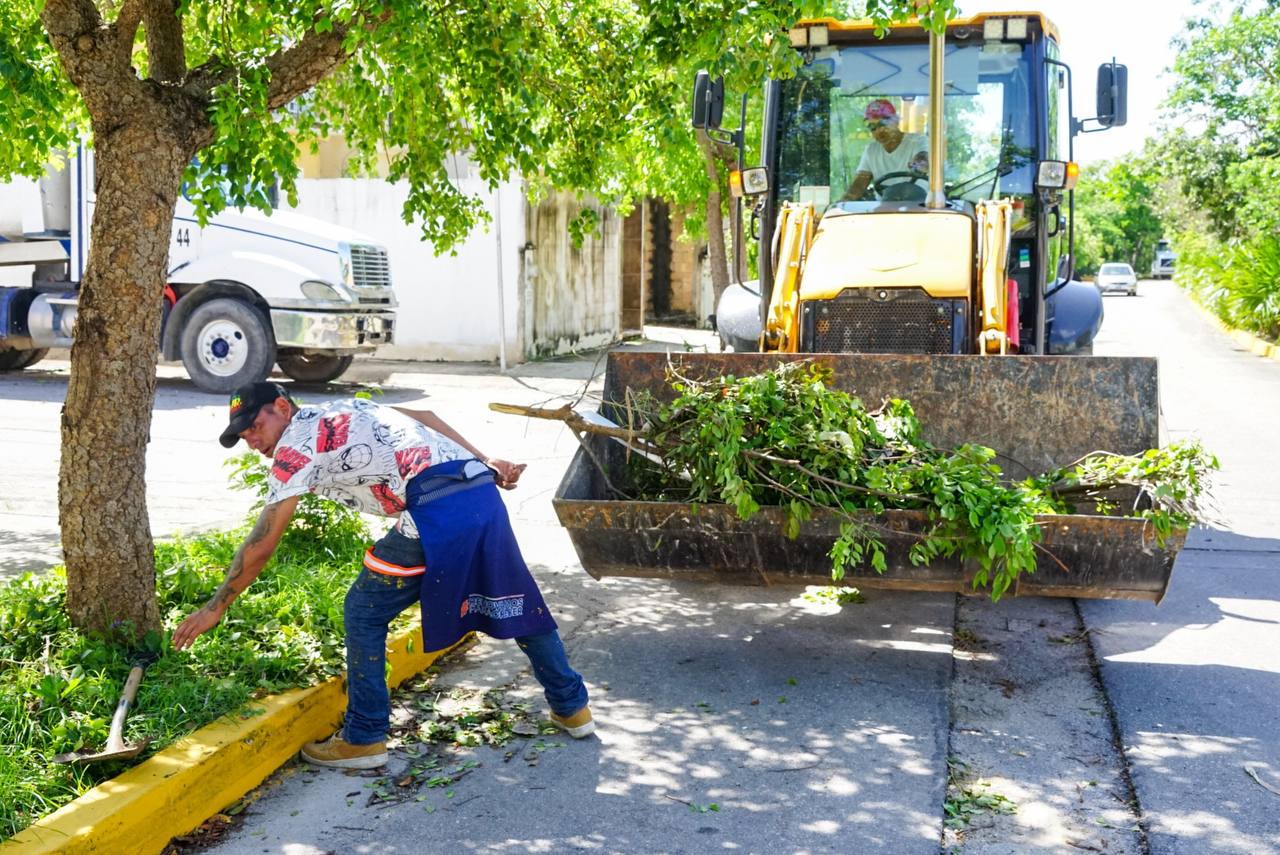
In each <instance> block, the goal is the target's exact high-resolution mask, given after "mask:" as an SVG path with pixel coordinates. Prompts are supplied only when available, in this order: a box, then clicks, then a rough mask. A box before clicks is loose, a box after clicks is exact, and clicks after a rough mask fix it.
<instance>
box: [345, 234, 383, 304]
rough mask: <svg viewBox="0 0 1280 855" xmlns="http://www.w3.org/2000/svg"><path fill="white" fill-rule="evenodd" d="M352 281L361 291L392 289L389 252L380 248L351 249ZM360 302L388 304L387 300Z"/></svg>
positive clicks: (362, 298) (363, 247) (362, 300)
mask: <svg viewBox="0 0 1280 855" xmlns="http://www.w3.org/2000/svg"><path fill="white" fill-rule="evenodd" d="M351 280H352V284H353V285H354V286H355V287H356V289H357V290H359V291H364V290H384V289H387V288H390V287H391V264H390V263H389V262H388V261H387V251H386V250H385V249H382V248H380V247H372V246H352V247H351ZM360 302H362V303H364V302H376V303H381V302H386V298H385V297H382V298H372V299H370V300H366V299H364V297H363V295H362V296H361V300H360Z"/></svg>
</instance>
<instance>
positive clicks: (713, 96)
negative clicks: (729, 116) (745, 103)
mask: <svg viewBox="0 0 1280 855" xmlns="http://www.w3.org/2000/svg"><path fill="white" fill-rule="evenodd" d="M723 116H724V78H723V77H717V78H716V79H715V80H712V79H711V75H710V74H708V73H707V72H705V71H699V72H698V73H697V75H696V76H695V77H694V78H693V126H694V127H695V128H702V129H704V130H708V131H714V130H716V129H717V128H719V127H720V120H721V118H722V117H723Z"/></svg>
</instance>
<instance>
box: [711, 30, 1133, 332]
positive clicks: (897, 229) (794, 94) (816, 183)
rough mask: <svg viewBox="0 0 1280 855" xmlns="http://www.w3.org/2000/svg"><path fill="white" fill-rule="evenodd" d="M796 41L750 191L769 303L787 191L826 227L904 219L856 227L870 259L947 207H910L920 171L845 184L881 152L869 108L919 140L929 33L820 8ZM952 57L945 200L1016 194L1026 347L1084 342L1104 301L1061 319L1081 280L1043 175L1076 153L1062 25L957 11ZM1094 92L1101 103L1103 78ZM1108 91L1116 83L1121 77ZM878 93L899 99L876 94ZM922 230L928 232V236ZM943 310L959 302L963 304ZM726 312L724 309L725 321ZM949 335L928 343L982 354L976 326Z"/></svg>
mask: <svg viewBox="0 0 1280 855" xmlns="http://www.w3.org/2000/svg"><path fill="white" fill-rule="evenodd" d="M798 33H800V35H799V36H797V34H798ZM819 33H820V36H821V37H820V38H817V37H816V36H817V35H819ZM791 39H792V44H793V46H795V47H796V49H797V51H798V52H799V53H800V56H801V58H802V61H803V64H802V65H801V67H800V68H799V69H798V71H797V73H796V75H795V76H794V77H792V78H790V79H787V80H771V81H768V82H767V84H766V87H765V98H764V116H763V139H762V145H761V156H762V164H763V165H764V167H765V168H766V169H767V171H768V175H769V182H768V183H769V190H768V192H767V193H766V194H764V195H763V196H761V197H759V198H758V199H757V201H756V203H755V204H756V212H757V214H758V216H759V220H760V223H759V231H758V235H759V240H760V246H759V252H758V258H759V273H760V282H761V286H762V287H761V289H760V290H761V297H760V300H761V301H762V303H763V304H767V303H768V301H769V289H770V287H771V283H772V282H773V279H774V274H775V270H774V269H773V268H774V257H773V256H774V254H775V249H774V243H775V226H776V225H777V224H778V214H779V211H780V209H781V207H782V205H783V203H786V202H799V203H806V202H808V203H812V204H813V206H814V208H815V211H816V212H817V214H818V215H819V216H820V217H821V219H820V221H819V224H818V226H817V228H818V229H819V230H822V229H824V228H825V229H835V228H836V227H837V226H838V225H840V224H839V223H838V222H837V221H838V220H840V219H843V218H852V217H864V216H885V215H895V216H897V217H898V218H899V220H900V224H899V225H895V226H892V227H889V226H888V225H887V224H885V225H884V226H883V227H881V228H875V229H868V228H863V227H859V228H857V229H854V228H850V229H849V230H848V231H849V235H848V237H847V238H846V239H845V240H844V241H843V242H844V243H846V244H849V243H851V242H853V241H861V242H862V243H863V245H862V246H860V247H858V249H857V250H856V251H857V253H858V254H859V255H861V256H870V257H871V262H870V266H871V267H872V268H875V267H876V266H877V265H879V266H880V267H889V266H892V265H893V263H894V260H893V259H889V258H885V259H882V260H881V261H880V262H877V261H876V260H875V258H874V256H875V254H876V252H877V251H887V250H885V249H884V246H883V245H882V244H881V243H879V242H877V241H878V240H879V239H880V237H881V236H883V235H890V236H895V235H899V234H901V233H902V232H903V231H906V232H910V231H911V229H913V228H915V227H917V225H918V227H920V228H926V227H930V228H931V227H932V226H931V225H930V224H929V221H930V219H932V220H933V221H934V222H936V221H937V219H938V218H937V217H933V218H925V217H921V218H917V219H914V220H913V219H911V218H909V217H906V218H904V217H903V216H902V215H904V214H908V213H912V212H917V211H920V210H921V209H922V208H923V203H922V201H920V200H921V199H922V198H923V197H922V190H920V189H918V188H921V187H922V185H923V184H924V183H925V181H924V176H923V175H922V174H920V173H919V172H916V173H914V174H913V173H911V172H909V171H905V173H904V174H897V175H894V176H891V177H890V178H888V179H887V180H885V179H884V176H882V175H873V176H872V180H871V181H870V182H866V183H867V188H866V190H865V192H861V193H852V194H851V193H850V192H849V191H850V188H855V189H856V187H855V184H856V182H857V177H858V173H859V172H860V171H862V170H865V169H866V167H867V165H868V164H871V163H875V162H877V158H876V157H873V156H870V155H868V152H869V151H871V152H873V153H874V150H875V149H876V148H877V147H880V148H883V147H884V146H883V140H877V139H876V138H875V131H874V129H873V128H872V127H871V125H872V123H871V122H869V121H868V118H869V117H872V116H873V115H877V114H879V113H883V112H886V111H890V110H891V112H892V114H893V116H894V117H895V119H896V122H897V128H898V130H899V131H900V132H901V134H902V135H903V137H904V140H905V142H904V143H903V144H904V145H906V146H908V148H909V149H911V150H914V149H916V148H919V147H920V145H921V142H920V141H921V140H927V139H928V138H929V134H930V130H931V129H930V128H929V126H928V119H927V117H928V114H929V106H930V105H929V94H930V87H929V76H930V55H929V41H928V35H927V33H925V32H924V31H923V30H921V29H920V28H919V27H918V26H914V25H913V26H906V25H904V26H902V27H899V28H894V29H892V30H891V31H890V32H889V33H888V34H887V35H885V36H884V37H883V38H877V37H876V35H875V30H874V27H873V26H872V25H870V23H869V22H856V21H855V22H843V23H842V22H837V21H834V20H824V21H818V22H808V23H807V25H805V26H798V27H797V28H796V29H793V30H792V31H791ZM943 68H944V69H945V86H944V90H943V91H944V93H945V94H944V97H943V99H942V100H943V115H944V117H945V118H944V121H943V122H942V125H943V127H944V142H943V146H942V151H943V157H942V158H941V160H942V163H943V170H942V177H943V186H944V189H945V196H946V200H947V203H946V207H945V212H946V213H950V214H954V215H955V216H957V217H967V218H969V220H970V221H972V220H973V211H974V205H975V204H977V203H979V202H981V201H982V200H990V199H1010V200H1012V210H1013V213H1012V216H1011V218H1010V220H1011V222H1010V230H1011V241H1010V259H1009V267H1008V277H1009V279H1010V280H1012V281H1013V283H1014V287H1016V292H1017V295H1018V303H1019V305H1020V306H1021V307H1022V310H1021V312H1020V313H1019V315H1018V321H1017V326H1018V330H1017V332H1018V336H1017V338H1018V341H1019V345H1018V350H1017V352H1022V353H1047V352H1059V353H1062V352H1071V351H1072V350H1075V349H1079V350H1084V349H1086V348H1087V346H1088V345H1089V344H1090V343H1091V342H1092V337H1093V335H1094V334H1095V333H1096V332H1097V328H1098V327H1099V326H1100V324H1101V304H1100V302H1099V304H1098V306H1097V307H1096V311H1095V310H1094V309H1093V308H1088V307H1084V306H1083V304H1082V303H1080V302H1079V301H1064V304H1065V303H1070V304H1071V305H1072V307H1073V308H1072V309H1071V310H1070V313H1071V317H1070V318H1066V317H1065V316H1064V318H1055V316H1054V314H1053V297H1054V296H1055V294H1056V293H1057V292H1058V291H1061V290H1064V289H1065V288H1066V287H1067V286H1068V280H1070V279H1071V278H1072V277H1071V265H1070V263H1069V259H1068V256H1067V252H1068V249H1067V247H1068V233H1069V223H1070V218H1069V216H1068V209H1069V205H1068V204H1067V198H1068V196H1067V194H1065V193H1062V192H1053V191H1049V192H1046V191H1045V190H1044V189H1043V188H1042V187H1040V186H1038V185H1037V175H1038V167H1039V164H1040V163H1042V162H1044V161H1059V160H1061V161H1066V160H1068V159H1069V151H1070V141H1071V137H1072V132H1073V123H1075V121H1076V120H1075V119H1074V118H1073V117H1072V110H1071V105H1070V88H1069V87H1070V77H1069V69H1067V68H1066V66H1065V65H1063V64H1062V63H1061V61H1060V60H1059V58H1058V45H1057V35H1056V32H1055V31H1054V29H1053V27H1052V25H1051V24H1050V23H1049V22H1048V21H1047V20H1045V19H1043V18H1042V17H1040V16H1038V15H1025V14H1024V15H1016V16H992V15H982V16H975V17H974V18H969V19H963V20H958V21H954V22H952V24H951V25H950V26H949V28H948V30H947V35H946V38H945V61H944V63H943ZM1120 68H1121V70H1123V68H1122V67H1120ZM1122 83H1123V81H1121V86H1120V92H1119V96H1120V102H1119V109H1120V111H1121V113H1122V112H1123V92H1122V90H1123V85H1122ZM1099 91H1100V103H1101V86H1100V90H1099ZM1108 92H1109V93H1111V94H1113V95H1114V94H1115V90H1114V89H1109V90H1108ZM883 104H888V105H890V106H889V107H888V108H885V107H883V106H876V105H883ZM1111 118H1112V119H1115V120H1116V121H1114V123H1115V124H1120V123H1122V122H1123V115H1118V116H1112V117H1111ZM899 154H901V152H899ZM880 160H881V161H883V160H884V158H880ZM873 171H874V170H873ZM913 190H914V191H915V192H912V191H913ZM946 228H947V229H952V227H951V226H950V225H948V226H946ZM922 239H923V240H924V241H925V242H926V243H928V242H929V241H931V240H932V238H931V237H930V236H925V237H924V238H922ZM829 242H830V241H829ZM900 243H901V241H898V244H900ZM895 246H896V244H895ZM975 247H976V242H974V243H971V244H970V245H969V252H970V253H971V254H972V253H974V252H976V249H975ZM898 250H899V254H900V255H901V254H902V252H901V251H900V247H899V248H898ZM970 266H972V265H970ZM866 284H867V286H868V289H867V290H870V288H874V287H879V285H878V283H876V282H872V281H869V282H867V283H866ZM971 285H972V283H971V282H966V283H964V284H963V286H962V285H961V284H960V283H958V282H954V281H952V282H951V283H950V284H949V285H948V286H947V287H940V288H938V289H934V288H933V287H932V286H931V285H930V284H928V283H922V284H921V287H920V289H918V290H919V292H920V293H919V294H918V295H915V296H919V297H920V298H921V299H922V300H923V299H924V298H926V297H936V298H950V297H954V296H955V295H956V294H957V293H959V292H960V291H962V290H963V289H964V288H968V287H970V286H971ZM806 287H807V286H806ZM935 290H936V291H937V293H934V291H935ZM854 292H855V289H853V288H845V289H844V292H843V293H844V295H845V296H853V295H854ZM1086 297H1087V295H1086ZM800 299H801V300H802V301H803V300H805V299H806V296H805V295H804V294H802V295H801V298H800ZM913 299H914V297H913ZM936 309H938V307H937V306H935V307H933V310H936ZM1082 309H1083V310H1084V311H1083V314H1081V311H1082ZM920 311H923V309H921V310H920ZM931 311H932V310H931ZM948 311H950V312H952V314H954V313H955V308H954V307H950V308H948ZM973 311H974V308H973V306H972V305H968V306H967V307H966V308H965V309H964V312H967V313H969V316H968V318H967V320H968V321H970V329H972V328H973V327H972V323H971V322H972V320H973V317H972V313H973ZM1091 313H1092V314H1091ZM723 314H724V313H722V312H720V311H718V312H717V320H719V319H720V317H721V316H722V315H723ZM1077 315H1079V317H1077ZM1059 321H1060V323H1057V326H1056V327H1055V323H1056V322H1059ZM952 333H953V334H952V335H951V336H950V339H951V340H952V341H953V342H954V344H953V348H952V349H950V350H949V351H947V350H942V351H939V350H936V349H934V350H930V351H929V352H960V353H964V352H973V351H972V347H973V345H972V341H971V338H972V337H971V336H967V335H965V334H962V333H963V331H956V330H952ZM946 339H947V336H944V335H938V336H934V337H933V341H934V344H933V345H931V347H940V346H941V345H942V342H943V341H945V340H946ZM845 346H846V347H847V346H848V344H847V343H846V345H845ZM904 346H908V347H909V346H911V345H904ZM810 348H812V349H827V348H826V347H823V346H815V342H814V341H812V340H810V341H809V342H808V343H807V344H805V343H802V345H801V349H810ZM900 352H908V351H900ZM910 352H919V351H915V350H912V351H910Z"/></svg>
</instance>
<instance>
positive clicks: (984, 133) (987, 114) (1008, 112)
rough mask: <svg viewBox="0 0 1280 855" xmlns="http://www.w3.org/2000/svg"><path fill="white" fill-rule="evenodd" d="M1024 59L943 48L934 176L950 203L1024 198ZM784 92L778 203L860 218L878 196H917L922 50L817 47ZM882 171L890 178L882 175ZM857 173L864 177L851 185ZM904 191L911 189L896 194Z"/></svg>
mask: <svg viewBox="0 0 1280 855" xmlns="http://www.w3.org/2000/svg"><path fill="white" fill-rule="evenodd" d="M1028 50H1029V49H1028V48H1026V47H1024V46H1023V45H1022V44H1017V43H1004V42H985V43H984V42H977V43H969V42H963V43H961V42H954V41H951V40H948V42H947V53H946V60H945V62H944V70H945V77H946V96H945V98H946V102H945V104H944V111H945V117H946V121H945V132H946V163H945V164H944V167H943V176H944V181H945V184H946V187H947V197H948V198H949V199H957V198H959V199H966V200H969V201H977V200H979V199H990V198H995V197H1000V196H1008V195H1014V194H1018V195H1021V194H1029V193H1030V192H1031V190H1032V168H1033V162H1034V146H1033V140H1034V123H1033V120H1032V109H1031V107H1032V100H1031V80H1032V77H1031V74H1030V66H1029V60H1028V57H1027V52H1028ZM781 88H782V97H781V105H780V112H779V120H778V170H777V179H778V180H777V187H778V196H779V199H780V200H783V201H792V202H814V203H816V204H817V207H818V210H819V211H823V210H826V209H827V208H828V207H835V206H839V207H840V208H842V209H844V210H857V209H859V208H863V207H866V203H867V202H875V201H876V200H880V199H912V198H920V199H923V189H924V187H925V186H926V185H927V183H928V182H927V180H926V179H925V178H924V177H919V176H920V172H919V170H920V167H921V165H922V163H921V159H920V158H919V157H918V152H919V150H920V149H922V148H923V149H925V150H927V148H928V146H927V140H928V134H929V128H928V126H927V118H928V112H929V48H928V45H927V44H924V43H923V42H922V43H920V44H903V43H891V44H886V43H874V44H860V45H843V46H829V47H825V48H820V49H818V50H816V51H814V52H813V54H812V57H811V59H810V61H808V62H807V63H806V64H805V65H804V66H803V67H802V68H801V69H800V71H799V72H798V73H797V75H796V76H795V77H794V78H792V79H790V80H786V81H783V82H782V83H781ZM885 126H888V127H889V129H890V131H891V132H890V133H886V132H885ZM913 170H915V171H916V177H913V176H912V175H911V174H910V173H911V172H912V171H913ZM890 171H892V172H894V173H898V174H897V175H896V176H895V177H893V178H888V179H886V178H884V174H885V173H887V172H890ZM860 172H864V173H868V174H867V176H865V177H863V178H862V179H861V180H859V173H860ZM877 173H879V174H877ZM903 173H906V174H903ZM905 183H913V184H915V185H916V186H917V187H918V188H919V190H915V189H914V188H911V187H906V186H898V187H896V188H895V187H894V186H893V185H895V184H896V185H903V184H905ZM917 194H918V195H917Z"/></svg>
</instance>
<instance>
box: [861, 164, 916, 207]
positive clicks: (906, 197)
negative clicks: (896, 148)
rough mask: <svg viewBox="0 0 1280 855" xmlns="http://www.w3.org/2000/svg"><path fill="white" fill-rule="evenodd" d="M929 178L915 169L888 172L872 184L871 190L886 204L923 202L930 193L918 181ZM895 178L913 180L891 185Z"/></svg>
mask: <svg viewBox="0 0 1280 855" xmlns="http://www.w3.org/2000/svg"><path fill="white" fill-rule="evenodd" d="M928 177H929V176H928V175H926V174H925V173H923V172H916V171H915V170H914V169H905V170H900V171H898V172H886V173H885V174H884V175H881V176H880V177H879V178H877V179H876V180H875V182H873V183H872V185H871V189H873V190H875V191H876V195H877V196H879V197H880V198H881V199H882V200H883V201H886V202H923V201H924V198H925V197H926V196H927V195H928V193H927V192H926V191H925V189H924V188H923V187H921V186H920V185H919V184H917V183H916V181H918V180H920V179H922V178H928ZM895 178H910V179H911V180H910V181H900V182H898V183H896V184H890V183H889V182H890V181H893V180H894V179H895Z"/></svg>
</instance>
